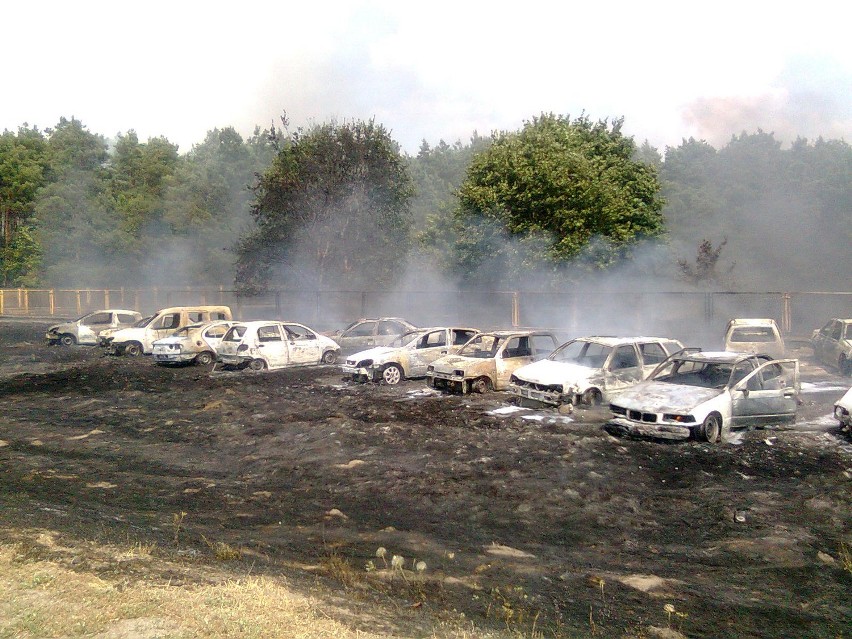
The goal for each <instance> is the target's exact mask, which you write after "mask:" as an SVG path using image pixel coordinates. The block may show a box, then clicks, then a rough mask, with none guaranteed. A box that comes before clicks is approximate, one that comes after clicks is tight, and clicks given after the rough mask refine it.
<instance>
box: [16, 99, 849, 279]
mask: <svg viewBox="0 0 852 639" xmlns="http://www.w3.org/2000/svg"><path fill="white" fill-rule="evenodd" d="M623 124H624V123H623V119H615V120H612V121H608V120H598V121H593V120H592V119H590V118H589V117H587V116H585V115H581V116H580V117H575V118H572V117H570V116H567V115H566V116H563V115H555V114H541V115H540V116H537V117H533V118H532V119H530V120H529V121H527V122H525V123H524V124H523V126H522V127H521V128H520V129H518V130H516V131H496V132H494V133H492V134H491V135H489V136H481V135H479V134H477V133H473V134H472V135H471V137H470V139H469V140H468V141H466V142H462V141H457V142H455V143H452V144H448V143H446V142H444V141H441V142H439V143H438V144H436V145H434V146H432V145H430V144H428V143H427V142H425V141H424V142H423V143H422V145H421V147H420V149H419V151H418V152H417V153H416V154H415V155H408V154H406V153H403V152H402V151H401V150H400V147H399V145H398V143H397V142H396V141H395V140H394V139H393V136H392V134H391V132H390V131H388V130H387V129H386V128H385V127H384V126H382V125H381V124H380V123H377V122H375V121H373V120H370V121H361V120H353V121H344V122H336V121H330V122H325V123H321V124H317V125H313V126H310V127H307V128H297V129H294V130H291V129H290V128H289V125H288V122H287V120H286V117H282V119H281V123H280V126H277V127H276V126H273V127H270V128H268V129H261V128H259V127H258V128H256V129H255V131H254V133H253V135H251V136H250V137H248V138H245V139H244V138H243V137H242V136H241V135H240V134H238V133H237V132H236V131H235V130H234V129H233V128H224V129H213V130H211V131H209V132H208V133H207V135H206V137H205V139H204V140H203V141H202V142H201V143H199V144H196V145H194V146H193V147H192V149H191V150H190V151H188V152H187V153H185V154H180V153H179V152H178V147H177V146H176V145H175V144H172V143H171V142H169V141H168V140H167V139H166V138H163V137H157V138H149V139H148V140H147V141H144V142H143V141H140V140H139V139H138V136H137V135H136V133H135V132H134V131H129V132H127V133H120V134H118V135H117V136H115V137H114V138H112V139H107V138H106V137H104V136H103V135H101V134H97V133H92V132H90V131H89V130H88V128H87V127H86V126H85V125H84V124H83V123H82V122H81V121H79V120H77V119H75V118H71V119H66V118H62V119H60V121H59V123H58V124H57V125H56V126H55V127H53V128H50V129H45V130H44V131H41V130H38V129H37V128H36V127H30V126H28V125H23V126H21V127H20V128H19V129H18V130H17V131H4V133H3V134H2V135H0V220H2V238H0V241H2V244H1V245H0V278H2V284H3V286H6V287H10V286H12V287H14V286H30V287H35V286H51V287H91V288H102V287H116V286H146V285H147V286H151V285H199V286H200V285H225V286H231V285H233V286H236V287H237V288H238V289H240V290H242V291H243V292H245V293H247V294H250V293H253V292H258V291H262V290H265V289H268V288H285V287H286V288H305V289H306V290H316V289H319V290H323V289H326V290H330V289H337V290H340V289H350V288H354V289H382V288H388V287H393V286H395V285H398V284H399V283H400V281H401V279H402V278H404V277H408V278H411V277H412V273H413V274H414V275H413V277H414V281H418V280H417V278H418V277H420V276H422V274H423V273H425V272H429V273H434V274H436V275H440V277H441V278H443V281H446V282H449V283H450V284H452V285H457V286H471V285H477V286H478V285H483V286H490V287H499V286H503V287H520V288H527V289H528V288H532V287H538V288H558V287H564V286H575V285H577V284H578V283H580V282H589V281H597V280H602V279H604V278H605V277H607V276H608V275H611V274H613V273H616V274H623V273H629V274H630V276H631V278H635V279H639V280H643V279H644V280H646V281H650V280H652V279H653V280H655V281H661V282H665V283H668V284H670V285H675V284H677V285H681V286H691V287H695V286H707V285H712V286H716V287H727V288H737V287H739V288H749V287H756V286H757V287H762V288H763V289H766V288H767V287H769V288H770V289H779V290H781V289H783V290H791V289H792V288H796V287H801V288H814V287H815V288H836V289H838V290H844V289H845V288H846V287H848V275H847V271H848V267H849V261H848V257H846V256H847V255H848V247H849V243H850V242H849V241H850V239H852V237H850V233H852V228H850V227H851V226H852V225H850V223H849V222H850V219H852V218H850V211H852V198H850V188H849V185H850V182H852V181H851V180H850V178H852V149H850V146H849V145H848V144H847V143H846V142H845V141H842V140H824V139H821V138H820V139H817V140H815V141H808V140H805V139H802V138H800V139H797V140H796V141H795V142H794V143H793V144H792V145H790V146H789V148H782V144H781V143H780V142H779V141H778V140H775V138H774V136H773V135H772V134H771V133H766V132H764V131H762V130H759V129H758V130H757V131H756V132H754V133H745V132H744V133H742V134H739V135H732V137H731V140H730V141H729V143H728V144H727V145H726V146H724V147H722V148H720V149H716V148H714V147H712V146H711V145H710V144H708V143H707V142H705V141H701V140H695V139H691V138H690V139H688V140H683V141H682V143H681V144H680V145H679V146H677V147H667V148H666V149H665V150H664V151H663V152H662V153H661V152H660V151H658V150H657V149H655V148H653V147H651V146H650V145H649V144H648V143H647V142H645V143H644V144H642V145H637V144H636V143H635V142H634V140H633V138H632V137H630V136H626V135H624V133H623V131H622V128H623ZM832 265H834V266H835V267H836V268H832V267H831V266H832Z"/></svg>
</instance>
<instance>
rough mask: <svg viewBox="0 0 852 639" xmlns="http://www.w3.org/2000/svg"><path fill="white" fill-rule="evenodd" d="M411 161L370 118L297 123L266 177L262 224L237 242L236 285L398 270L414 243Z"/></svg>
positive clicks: (364, 282) (367, 282)
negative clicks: (310, 124) (307, 126)
mask: <svg viewBox="0 0 852 639" xmlns="http://www.w3.org/2000/svg"><path fill="white" fill-rule="evenodd" d="M411 196H412V184H411V178H410V175H409V172H408V167H407V165H406V163H405V161H404V160H403V158H402V157H401V155H400V153H399V148H398V145H397V144H396V142H394V141H393V140H392V139H391V137H390V134H389V133H388V132H387V131H386V130H385V128H384V127H382V126H381V125H378V124H376V123H375V122H373V121H369V122H363V121H355V122H349V123H344V124H336V123H326V124H322V125H317V126H315V127H312V128H310V129H308V130H307V131H303V130H301V129H299V130H297V131H296V132H295V133H293V134H292V135H290V136H289V138H288V139H287V140H285V143H284V144H283V145H282V148H281V149H280V151H279V153H278V155H277V156H276V158H275V160H274V161H273V163H272V166H270V168H269V169H268V170H267V171H266V172H265V173H264V174H263V175H262V176H261V177H260V181H259V184H258V187H257V199H256V202H255V204H254V208H253V215H254V218H255V222H256V228H255V230H254V231H253V232H252V233H250V234H248V235H246V236H244V237H243V238H242V239H241V242H240V245H239V247H238V261H237V283H238V285H239V286H241V287H242V288H243V289H245V290H258V289H263V288H265V287H267V286H268V285H269V283H270V278H271V277H272V276H273V272H274V276H275V281H276V283H278V284H279V285H282V284H289V285H307V286H315V287H318V288H320V289H322V288H327V287H328V286H330V285H333V286H335V287H348V286H365V287H366V286H370V287H372V286H376V285H379V286H381V285H385V284H388V283H390V282H391V281H392V280H393V279H394V277H395V276H396V275H397V274H398V266H399V264H400V263H401V262H403V261H404V260H405V257H406V254H407V252H408V246H409V232H410V212H409V200H410V198H411Z"/></svg>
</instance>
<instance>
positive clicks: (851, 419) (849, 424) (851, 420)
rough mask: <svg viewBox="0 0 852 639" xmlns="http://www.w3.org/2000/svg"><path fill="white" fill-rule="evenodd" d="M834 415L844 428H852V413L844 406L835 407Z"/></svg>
mask: <svg viewBox="0 0 852 639" xmlns="http://www.w3.org/2000/svg"><path fill="white" fill-rule="evenodd" d="M834 417H835V418H836V419H837V421H838V422H840V425H841V426H842V427H843V428H850V429H852V414H850V413H849V411H848V410H846V409H845V408H843V407H842V406H835V407H834Z"/></svg>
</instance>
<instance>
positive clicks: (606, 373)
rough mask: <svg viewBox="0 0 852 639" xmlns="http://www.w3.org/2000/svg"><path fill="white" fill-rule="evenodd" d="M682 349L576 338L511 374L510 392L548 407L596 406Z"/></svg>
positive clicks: (651, 342) (654, 340)
mask: <svg viewBox="0 0 852 639" xmlns="http://www.w3.org/2000/svg"><path fill="white" fill-rule="evenodd" d="M682 348H683V344H681V343H680V342H679V341H677V340H674V339H668V338H663V337H600V336H594V337H581V338H578V339H574V340H571V341H569V342H566V343H565V344H563V345H562V346H560V347H559V348H557V349H556V350H555V351H553V353H551V354H550V355H549V356H548V357H547V359H543V360H541V361H538V362H534V363H532V364H529V365H527V366H523V367H521V368H519V369H518V370H516V371H515V372H514V374H513V375H512V377H511V379H510V383H509V392H511V393H512V394H514V395H516V396H518V397H519V398H521V399H522V400H530V401H533V402H537V403H542V404H548V405H551V406H562V405H567V404H570V405H572V406H575V405H577V404H580V403H583V404H588V405H598V404H600V403H602V402H608V401H609V400H610V399H611V398H612V396H613V395H614V394H615V393H618V392H619V391H623V390H624V389H626V388H629V387H630V386H633V385H634V384H637V383H639V382H641V381H642V380H644V379H645V378H647V377H648V375H650V374H651V373H652V372H653V371H654V369H655V368H656V367H657V366H658V365H659V364H660V363H661V362H662V361H663V360H665V359H666V358H667V357H668V356H669V355H671V354H672V353H675V352H677V351H679V350H681V349H682ZM569 408H570V407H569Z"/></svg>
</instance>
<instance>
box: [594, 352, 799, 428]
mask: <svg viewBox="0 0 852 639" xmlns="http://www.w3.org/2000/svg"><path fill="white" fill-rule="evenodd" d="M798 395H799V360H797V359H780V360H777V359H772V358H770V357H768V356H766V355H753V354H744V353H730V352H727V351H724V352H701V351H699V350H698V349H685V350H684V351H681V352H680V353H676V354H675V355H673V356H672V357H670V358H669V359H667V360H666V361H665V362H663V363H662V364H660V366H659V367H658V368H657V369H656V370H655V371H654V372H653V373H652V374H651V377H650V378H648V379H647V380H646V381H644V382H640V383H638V384H636V386H634V387H633V388H630V389H628V390H626V391H624V392H623V393H620V394H619V395H618V396H617V397H615V398H614V399H613V400H612V402H610V405H609V406H610V410H611V411H612V415H613V417H612V419H611V420H610V421H609V423H608V424H607V425H606V429H607V430H608V431H609V432H611V433H617V434H631V435H644V436H650V437H660V438H663V439H688V438H689V437H693V438H695V439H701V440H704V441H708V442H716V441H719V440H721V439H724V437H725V436H726V435H727V434H728V433H729V432H730V429H731V428H737V427H751V426H758V425H765V424H775V423H781V422H788V421H793V420H795V418H796V408H797V404H798Z"/></svg>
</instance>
